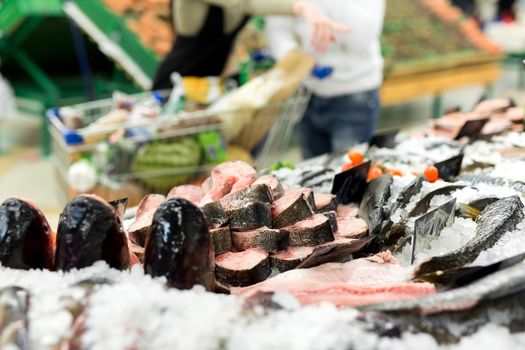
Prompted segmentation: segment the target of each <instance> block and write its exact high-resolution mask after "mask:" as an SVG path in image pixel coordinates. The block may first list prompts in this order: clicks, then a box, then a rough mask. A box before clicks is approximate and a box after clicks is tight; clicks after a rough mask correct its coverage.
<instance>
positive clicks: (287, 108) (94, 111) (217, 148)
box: [48, 88, 309, 205]
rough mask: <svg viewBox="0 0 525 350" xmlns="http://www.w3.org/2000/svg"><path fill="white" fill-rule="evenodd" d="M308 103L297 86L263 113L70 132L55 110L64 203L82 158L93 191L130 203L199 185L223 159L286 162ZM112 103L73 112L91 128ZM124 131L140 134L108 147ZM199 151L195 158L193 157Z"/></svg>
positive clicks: (197, 115)
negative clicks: (91, 171)
mask: <svg viewBox="0 0 525 350" xmlns="http://www.w3.org/2000/svg"><path fill="white" fill-rule="evenodd" d="M163 94H164V95H166V94H167V92H163ZM147 96H148V94H147V93H146V94H137V95H134V96H133V97H134V98H136V99H141V98H145V97H147ZM308 100H309V93H308V92H307V91H306V90H305V89H303V88H300V89H298V90H296V91H295V92H294V93H293V94H291V95H288V96H287V97H285V98H282V99H280V100H275V101H272V102H270V103H268V104H267V105H265V106H264V107H262V108H256V109H235V110H228V111H225V110H212V109H204V110H194V111H189V112H188V111H185V112H181V113H177V114H173V115H169V116H161V117H158V118H156V119H154V120H152V121H148V122H144V121H142V122H140V123H133V124H132V123H129V122H126V123H123V124H112V125H106V126H102V127H97V128H96V129H93V128H91V127H89V126H88V127H85V128H80V129H68V128H67V127H66V126H65V124H64V121H63V119H62V118H61V116H60V113H59V112H58V110H56V109H55V110H50V111H48V118H49V121H50V130H51V135H52V139H53V155H52V161H53V164H54V168H55V172H56V175H57V178H58V182H59V185H60V186H59V187H60V192H61V193H62V197H63V200H64V201H67V200H68V199H70V198H71V197H73V196H75V195H77V194H79V193H78V192H77V191H75V190H73V189H72V187H71V186H70V184H68V180H67V179H68V176H67V174H68V170H69V168H70V167H71V165H72V164H73V163H75V162H76V161H78V160H80V159H82V158H90V159H91V160H92V162H93V163H94V164H97V167H98V170H99V171H98V172H99V181H98V185H97V186H96V188H94V189H91V190H89V192H90V193H95V194H98V195H100V196H102V197H104V198H106V199H108V200H112V199H115V198H121V197H128V198H129V199H130V205H134V204H135V203H137V202H138V201H139V200H140V199H141V198H142V197H143V196H144V195H145V194H147V193H152V192H154V193H166V192H168V191H169V190H170V189H171V188H172V187H174V186H177V185H181V184H184V183H198V181H199V180H201V179H204V178H205V177H206V176H208V175H209V172H210V170H211V169H212V168H213V167H214V166H215V165H216V164H217V163H219V162H222V161H225V160H243V161H247V162H251V163H252V164H254V165H255V166H256V168H257V169H264V168H266V167H268V166H270V165H271V164H273V163H275V162H277V161H280V160H285V159H283V158H284V157H285V151H286V150H287V149H288V148H289V146H290V142H291V137H292V135H293V128H294V125H295V123H296V122H297V120H298V118H300V117H301V116H302V114H303V113H304V110H305V108H306V105H307V103H308ZM113 105H114V101H113V99H106V100H100V101H94V102H88V103H84V104H78V105H75V106H71V107H70V108H71V109H73V110H75V111H78V112H81V114H82V115H83V118H84V121H85V122H86V123H85V124H86V125H89V124H91V123H92V122H95V121H97V120H99V119H100V118H102V117H103V116H105V115H107V114H108V113H110V112H111V111H112V110H113V109H114V106H113ZM122 129H125V130H128V131H129V130H135V131H136V130H139V131H145V132H142V133H141V132H139V133H131V134H129V133H128V134H127V135H126V137H123V138H121V139H119V141H118V142H113V143H112V142H109V140H110V139H111V138H112V135H115V133H117V132H118V131H119V130H122ZM145 135H146V136H145ZM197 147H198V152H197V151H196V149H197ZM154 150H155V151H154ZM148 152H150V153H148ZM196 153H199V154H200V156H199V157H195V154H196ZM108 154H109V155H110V156H109V158H111V159H110V161H109V162H108ZM100 158H104V159H103V161H100ZM197 158H198V159H197ZM139 160H140V162H139ZM104 161H105V162H104ZM138 164H140V166H138Z"/></svg>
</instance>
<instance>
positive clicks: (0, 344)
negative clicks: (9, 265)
mask: <svg viewBox="0 0 525 350" xmlns="http://www.w3.org/2000/svg"><path fill="white" fill-rule="evenodd" d="M28 311H29V292H28V291H27V290H25V289H23V288H20V287H8V288H4V289H2V290H0V349H4V348H8V347H9V346H11V347H12V346H14V348H15V349H20V350H29V349H30V345H29V319H28Z"/></svg>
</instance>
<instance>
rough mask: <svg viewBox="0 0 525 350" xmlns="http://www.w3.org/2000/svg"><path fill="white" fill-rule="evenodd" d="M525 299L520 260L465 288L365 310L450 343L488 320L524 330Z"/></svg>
mask: <svg viewBox="0 0 525 350" xmlns="http://www.w3.org/2000/svg"><path fill="white" fill-rule="evenodd" d="M524 300H525V264H524V263H520V264H518V265H514V266H512V267H509V268H507V269H504V270H500V271H498V272H496V273H494V274H491V275H488V276H486V277H484V278H482V279H480V280H478V281H476V282H474V283H472V284H469V285H468V286H465V287H461V288H457V289H452V290H450V291H446V292H441V293H436V294H433V295H429V296H424V297H420V298H414V299H409V300H402V301H396V302H392V303H384V304H379V305H370V306H365V307H362V308H361V310H363V311H367V312H369V311H374V312H383V313H386V314H387V315H389V316H391V317H394V318H395V319H396V320H397V322H396V323H397V324H398V325H399V326H401V327H402V328H403V330H404V331H418V332H427V333H430V334H432V335H434V337H435V338H436V339H437V340H438V341H439V342H440V343H450V342H456V341H458V340H459V338H460V337H461V336H464V335H469V334H472V333H474V332H475V331H477V330H478V329H479V328H480V327H482V326H484V325H486V324H488V323H496V324H499V325H502V326H508V327H509V328H510V329H512V330H513V331H524V330H525V303H524V302H523V301H524ZM496 310H497V312H495V311H496Z"/></svg>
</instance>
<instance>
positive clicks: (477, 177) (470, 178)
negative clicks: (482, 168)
mask: <svg viewBox="0 0 525 350" xmlns="http://www.w3.org/2000/svg"><path fill="white" fill-rule="evenodd" d="M459 180H460V181H461V182H463V183H466V184H469V185H471V186H475V185H477V184H487V185H493V186H501V187H510V188H512V189H513V190H515V191H517V192H520V193H525V183H523V182H519V181H512V180H507V179H502V178H497V177H492V176H490V175H488V174H486V173H481V174H477V173H476V174H464V175H461V176H460V178H459Z"/></svg>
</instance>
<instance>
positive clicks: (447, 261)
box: [415, 196, 524, 277]
mask: <svg viewBox="0 0 525 350" xmlns="http://www.w3.org/2000/svg"><path fill="white" fill-rule="evenodd" d="M523 217H524V214H523V203H522V202H521V200H520V198H519V197H518V196H513V197H508V198H504V199H501V200H499V201H497V202H495V203H493V204H490V205H489V206H487V207H486V208H485V210H483V212H482V213H481V215H480V216H479V217H478V218H477V220H476V223H477V227H476V234H475V235H474V237H473V238H472V239H471V240H470V241H468V242H467V243H466V244H465V245H464V246H462V247H461V248H459V249H457V250H455V251H452V252H450V253H448V254H445V255H441V256H437V257H433V258H430V259H429V260H427V261H425V262H423V263H421V265H419V266H418V268H417V269H416V271H415V276H416V277H417V276H420V275H424V274H428V273H431V272H435V271H445V270H450V269H454V268H459V267H462V266H464V265H466V264H468V263H471V262H473V261H474V260H476V258H477V257H478V255H479V254H480V253H481V252H482V251H483V250H485V249H488V248H490V247H492V246H494V244H496V242H497V241H498V240H499V239H500V238H501V236H503V235H504V234H505V233H506V232H509V231H511V230H513V229H514V228H515V227H516V225H517V224H518V223H519V222H520V221H521V220H522V219H523Z"/></svg>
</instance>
